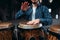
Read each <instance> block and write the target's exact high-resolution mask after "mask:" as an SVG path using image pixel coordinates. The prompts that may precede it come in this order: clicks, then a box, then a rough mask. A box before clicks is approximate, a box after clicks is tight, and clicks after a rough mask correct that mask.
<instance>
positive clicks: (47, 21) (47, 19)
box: [40, 6, 52, 25]
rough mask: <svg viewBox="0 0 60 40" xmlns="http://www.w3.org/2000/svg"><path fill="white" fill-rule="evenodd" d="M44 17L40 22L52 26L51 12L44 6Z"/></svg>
mask: <svg viewBox="0 0 60 40" xmlns="http://www.w3.org/2000/svg"><path fill="white" fill-rule="evenodd" d="M42 12H43V16H44V18H40V21H41V22H42V23H44V24H45V25H50V24H52V17H51V15H50V13H49V10H48V8H47V7H45V6H43V8H42Z"/></svg>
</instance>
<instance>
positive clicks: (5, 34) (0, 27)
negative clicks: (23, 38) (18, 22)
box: [0, 22, 13, 40]
mask: <svg viewBox="0 0 60 40" xmlns="http://www.w3.org/2000/svg"><path fill="white" fill-rule="evenodd" d="M11 27H13V26H12V23H11V22H1V23H0V40H12V30H11Z"/></svg>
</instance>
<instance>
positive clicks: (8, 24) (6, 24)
mask: <svg viewBox="0 0 60 40" xmlns="http://www.w3.org/2000/svg"><path fill="white" fill-rule="evenodd" d="M10 27H12V23H11V22H1V23H0V29H4V28H10Z"/></svg>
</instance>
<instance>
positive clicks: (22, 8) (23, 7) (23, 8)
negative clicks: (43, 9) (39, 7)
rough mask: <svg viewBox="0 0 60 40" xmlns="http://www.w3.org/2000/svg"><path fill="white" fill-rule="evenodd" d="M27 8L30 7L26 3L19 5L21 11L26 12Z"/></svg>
mask: <svg viewBox="0 0 60 40" xmlns="http://www.w3.org/2000/svg"><path fill="white" fill-rule="evenodd" d="M29 7H30V6H29V3H28V2H24V3H22V5H21V10H23V11H26V10H28V8H29Z"/></svg>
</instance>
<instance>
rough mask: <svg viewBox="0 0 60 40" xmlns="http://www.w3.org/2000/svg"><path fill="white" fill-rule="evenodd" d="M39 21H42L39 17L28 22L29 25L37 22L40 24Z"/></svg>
mask: <svg viewBox="0 0 60 40" xmlns="http://www.w3.org/2000/svg"><path fill="white" fill-rule="evenodd" d="M39 23H40V20H39V19H36V20H33V21H29V22H27V24H29V25H36V24H39Z"/></svg>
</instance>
